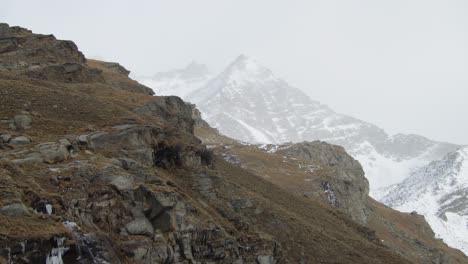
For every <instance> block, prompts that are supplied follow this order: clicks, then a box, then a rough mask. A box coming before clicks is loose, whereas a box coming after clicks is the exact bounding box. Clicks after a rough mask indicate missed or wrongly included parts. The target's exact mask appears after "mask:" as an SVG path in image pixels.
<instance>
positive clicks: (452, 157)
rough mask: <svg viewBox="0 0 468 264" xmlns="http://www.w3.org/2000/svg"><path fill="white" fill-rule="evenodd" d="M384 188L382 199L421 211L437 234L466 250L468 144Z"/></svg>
mask: <svg viewBox="0 0 468 264" xmlns="http://www.w3.org/2000/svg"><path fill="white" fill-rule="evenodd" d="M386 191H387V193H388V194H387V195H386V196H384V197H383V198H382V201H383V202H384V203H386V204H387V205H389V206H391V207H393V208H394V209H397V210H400V211H404V212H411V211H417V212H418V213H420V214H423V215H424V216H425V217H426V220H427V221H428V222H429V224H430V225H431V227H432V229H433V230H434V232H435V233H436V235H437V236H438V237H440V238H442V239H443V240H444V241H445V242H446V243H447V244H448V245H449V246H451V247H455V248H459V249H461V250H462V251H463V252H464V253H465V254H468V148H462V149H460V150H458V151H456V152H453V153H450V154H447V155H446V156H445V157H444V158H443V159H442V160H438V161H434V162H431V163H430V164H429V165H427V166H425V167H423V168H421V169H419V170H417V171H415V172H414V173H413V174H412V175H411V176H410V177H409V178H407V179H406V180H404V181H403V182H402V183H400V184H398V185H395V186H391V187H389V188H388V189H387V190H386Z"/></svg>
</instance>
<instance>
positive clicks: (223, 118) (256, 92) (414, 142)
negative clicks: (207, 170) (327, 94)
mask: <svg viewBox="0 0 468 264" xmlns="http://www.w3.org/2000/svg"><path fill="white" fill-rule="evenodd" d="M182 97H183V98H184V99H185V100H188V101H191V102H193V103H195V104H197V106H198V108H199V109H200V111H201V112H202V114H203V118H204V119H205V120H206V121H208V123H210V124H211V125H212V126H214V127H216V128H218V129H219V131H220V132H221V133H223V134H225V135H227V136H229V137H232V138H235V139H238V140H242V141H245V142H251V143H284V142H291V141H292V142H300V141H312V140H322V141H327V142H330V143H333V144H338V145H341V146H344V147H345V148H346V149H347V151H348V152H349V153H351V154H352V155H353V156H354V157H355V158H356V159H358V160H359V161H360V162H361V163H362V165H363V167H364V170H365V171H366V176H367V178H368V179H369V181H370V186H371V194H372V195H374V196H377V195H378V194H379V192H378V189H380V188H382V187H387V186H390V185H392V184H396V183H399V182H401V181H402V180H403V179H404V178H405V177H407V176H408V175H409V174H410V172H411V171H412V170H415V169H417V168H420V167H422V166H424V165H426V164H427V163H429V162H430V161H432V160H435V159H440V158H441V157H443V155H445V154H446V153H448V152H450V151H453V150H455V149H456V148H457V147H458V146H456V145H453V144H448V143H439V142H434V141H431V140H429V139H427V138H424V137H422V136H417V135H403V134H398V135H394V136H389V135H388V134H387V133H385V131H384V130H382V129H381V128H379V127H377V126H375V125H373V124H370V123H367V122H364V121H362V120H359V119H356V118H353V117H350V116H347V115H343V114H339V113H336V112H334V111H333V110H332V109H330V108H329V107H327V106H326V105H323V104H321V103H319V102H317V101H314V100H312V99H311V98H310V97H309V96H307V95H306V94H305V93H304V92H302V91H301V90H299V89H297V88H294V87H291V86H290V85H289V84H288V83H287V82H285V81H284V80H282V79H280V78H278V77H276V76H275V75H274V74H273V73H272V72H271V71H270V70H269V69H267V68H265V67H263V66H261V65H259V64H258V63H257V62H255V61H254V60H252V59H249V58H247V57H246V56H243V55H242V56H239V57H238V58H237V59H236V60H235V61H234V62H232V63H231V64H230V65H229V66H228V67H227V68H226V69H225V70H224V71H223V72H222V73H220V74H219V75H217V76H216V77H214V78H213V79H211V80H210V81H209V82H207V83H206V84H205V85H204V86H203V87H201V88H200V89H197V90H194V91H193V92H192V93H190V94H187V95H185V96H182Z"/></svg>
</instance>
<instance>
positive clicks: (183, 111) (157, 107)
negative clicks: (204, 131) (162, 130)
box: [133, 96, 194, 134]
mask: <svg viewBox="0 0 468 264" xmlns="http://www.w3.org/2000/svg"><path fill="white" fill-rule="evenodd" d="M133 111H134V112H135V113H138V114H141V115H144V116H159V117H160V118H162V119H164V120H165V121H166V122H167V123H168V124H171V125H173V126H174V127H177V128H178V129H181V130H182V131H185V132H187V133H190V134H193V128H194V120H193V118H192V107H191V106H190V105H188V104H186V103H185V102H184V101H182V99H180V98H179V97H176V96H159V97H155V98H154V100H153V101H151V102H148V103H146V104H145V105H144V106H141V107H137V108H135V109H133ZM175 113H178V114H177V115H175Z"/></svg>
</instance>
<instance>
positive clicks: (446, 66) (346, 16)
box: [0, 0, 468, 144]
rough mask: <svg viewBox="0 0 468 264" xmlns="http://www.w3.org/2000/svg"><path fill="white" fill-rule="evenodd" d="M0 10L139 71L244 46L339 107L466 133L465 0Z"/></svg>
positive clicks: (33, 0)
mask: <svg viewBox="0 0 468 264" xmlns="http://www.w3.org/2000/svg"><path fill="white" fill-rule="evenodd" d="M0 21H3V22H6V23H9V24H10V25H20V26H23V27H27V28H29V29H32V30H33V31H34V32H36V33H44V34H50V33H52V34H54V35H55V36H57V37H58V38H61V39H71V40H73V41H74V42H75V43H76V44H77V45H78V46H79V48H80V49H81V50H82V51H83V52H84V53H85V55H86V56H88V57H98V58H101V59H105V60H112V61H118V62H120V63H121V64H123V65H124V66H126V67H127V68H128V69H130V70H131V71H132V72H133V73H135V74H137V75H152V74H154V73H156V72H158V71H164V70H169V69H172V68H177V67H183V66H184V65H185V64H187V63H188V62H189V61H191V60H196V61H198V62H200V63H204V64H207V65H208V66H209V67H210V68H211V69H212V70H213V71H219V70H220V69H222V68H223V67H224V66H226V65H227V64H228V63H229V62H230V61H232V60H233V59H234V58H235V57H236V56H237V55H239V54H241V53H244V54H246V55H248V56H250V57H252V58H254V59H255V60H257V61H259V62H261V63H262V64H264V65H265V66H267V67H269V68H270V69H272V70H273V71H274V72H275V73H276V74H277V75H278V76H280V77H282V78H284V79H285V80H286V81H288V82H289V83H291V84H292V85H294V86H296V87H298V88H301V89H302V90H304V91H306V92H307V93H308V94H310V95H311V97H312V98H313V99H315V100H319V101H321V102H322V103H324V104H327V105H329V106H330V107H332V108H333V109H335V110H336V111H338V112H341V113H345V114H348V115H352V116H355V117H358V118H360V119H363V120H365V121H369V122H372V123H375V124H377V125H379V126H381V127H383V128H384V129H386V130H387V131H388V132H390V133H397V132H404V133H415V134H421V135H425V136H427V137H429V138H432V139H436V140H441V141H449V142H454V143H463V144H465V143H467V144H468V104H467V101H468V1H466V0H440V1H434V0H413V1H411V0H391V1H384V0H367V1H366V0H362V1H357V0H356V1H353V0H342V1H333V0H324V1H313V0H303V1H299V0H297V1H295V0H166V1H157V0H151V1H136V0H134V1H116V0H112V1H104V0H93V1H91V0H89V1H84V0H80V1H63V0H56V1H51V0H40V1H38V0H30V1H21V0H2V3H1V9H0Z"/></svg>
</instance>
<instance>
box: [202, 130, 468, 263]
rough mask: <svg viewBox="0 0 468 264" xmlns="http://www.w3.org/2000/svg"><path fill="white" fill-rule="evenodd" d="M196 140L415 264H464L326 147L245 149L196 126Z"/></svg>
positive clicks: (338, 150)
mask: <svg viewBox="0 0 468 264" xmlns="http://www.w3.org/2000/svg"><path fill="white" fill-rule="evenodd" d="M195 131H196V135H197V136H198V137H199V138H200V139H202V141H203V142H204V143H205V144H207V146H208V147H209V148H210V149H212V150H213V151H214V152H215V153H218V154H219V155H221V156H222V157H223V158H224V159H225V160H226V161H228V162H230V163H232V164H235V165H237V166H240V167H242V168H244V169H246V170H248V171H250V172H252V173H254V174H256V175H258V177H262V178H264V179H265V180H267V181H270V182H272V183H273V184H275V185H277V186H278V187H280V188H282V189H284V190H285V191H287V192H289V193H291V194H293V195H296V196H300V197H303V198H306V199H308V200H311V201H318V202H320V203H322V204H324V205H327V206H330V207H332V208H335V209H337V210H339V211H342V212H343V213H345V214H347V215H348V216H349V217H351V219H353V220H354V221H356V222H358V223H360V224H362V225H364V226H367V227H368V228H370V229H371V230H373V232H375V236H376V237H378V239H379V240H380V242H381V243H382V244H384V245H385V246H387V247H388V248H390V249H392V250H393V251H394V252H397V253H398V254H400V255H401V256H403V257H405V258H406V259H408V260H410V261H412V262H414V263H465V262H467V261H468V259H466V257H464V256H463V254H462V253H461V252H459V251H456V250H453V249H449V248H448V247H447V245H445V244H444V243H443V242H442V241H440V240H437V239H436V238H435V234H434V232H433V231H432V229H431V227H430V226H429V224H428V223H427V222H426V221H425V218H424V216H422V215H418V214H416V213H401V212H398V211H395V210H392V209H390V208H388V207H386V206H384V205H382V204H380V203H379V202H377V201H375V200H373V199H372V198H370V197H369V196H368V194H369V185H368V182H367V179H366V178H365V177H364V172H363V170H362V168H361V166H360V164H359V163H358V162H357V161H356V160H355V159H353V158H352V157H351V156H349V155H348V154H347V153H346V152H345V151H344V149H343V148H342V147H339V146H334V145H330V144H328V143H325V142H319V141H315V142H302V143H294V144H283V145H271V144H270V145H265V144H264V145H249V144H242V143H240V142H236V141H232V140H231V141H229V140H228V139H226V137H225V136H222V135H220V134H219V133H218V132H217V131H216V130H214V129H212V128H210V127H206V126H200V127H197V128H196V130H195Z"/></svg>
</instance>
